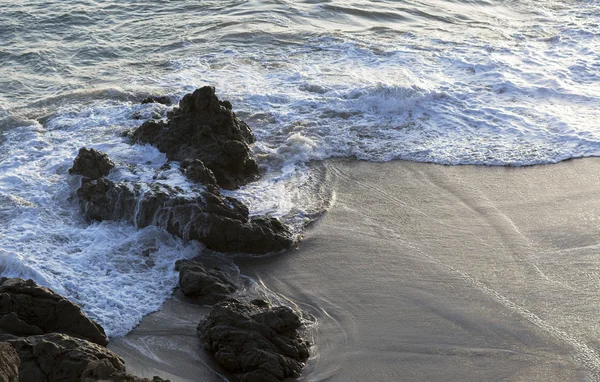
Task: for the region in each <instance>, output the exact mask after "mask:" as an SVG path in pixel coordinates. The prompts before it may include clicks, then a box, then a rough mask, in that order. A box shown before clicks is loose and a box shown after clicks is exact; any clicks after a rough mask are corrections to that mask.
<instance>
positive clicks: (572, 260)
mask: <svg viewBox="0 0 600 382" xmlns="http://www.w3.org/2000/svg"><path fill="white" fill-rule="evenodd" d="M326 166H327V174H328V175H327V178H328V180H327V182H328V183H329V185H330V186H331V187H333V192H334V200H333V202H332V205H331V208H330V209H329V211H328V212H327V213H326V214H325V215H324V216H323V217H322V218H321V219H320V220H319V221H318V222H317V223H316V224H314V225H312V226H311V227H309V228H308V229H307V231H306V234H305V237H304V239H303V241H302V242H301V244H300V246H299V248H298V249H297V250H292V251H289V252H287V253H285V254H282V255H279V256H275V257H270V258H264V259H258V260H257V259H253V260H247V261H241V262H240V264H239V265H240V268H241V270H242V273H244V274H246V275H248V276H251V277H254V278H256V279H257V280H259V281H260V282H262V283H264V284H265V285H266V286H267V287H268V288H270V289H271V290H273V291H275V292H277V293H280V294H282V295H283V296H285V297H286V298H289V299H290V300H291V301H294V302H295V303H297V304H298V306H299V307H301V308H303V309H305V310H307V311H308V312H310V313H312V314H313V315H315V316H316V318H317V320H318V324H317V326H316V327H315V328H314V330H315V345H314V347H313V349H312V351H313V357H312V358H311V360H310V361H309V364H308V366H307V368H306V370H305V371H306V372H305V376H304V378H305V379H306V380H309V381H323V380H328V381H483V380H493V381H498V380H506V381H581V380H600V353H599V352H600V341H599V339H600V330H599V329H600V327H599V326H600V318H599V307H600V253H599V252H600V245H599V243H600V160H598V159H583V160H573V161H567V162H562V163H559V164H556V165H546V166H534V167H525V168H509V167H476V166H442V165H435V164H423V163H413V162H404V161H395V162H388V163H367V162H357V161H349V160H335V161H328V162H327V163H326ZM206 312H207V309H206V308H202V307H196V306H193V305H190V304H187V303H185V302H181V301H180V300H179V299H173V300H171V301H169V302H168V303H167V304H166V305H165V308H164V309H163V310H162V311H161V312H158V313H155V314H152V315H150V316H148V317H146V318H145V319H144V320H143V322H142V324H141V325H140V326H139V327H138V328H136V329H135V330H134V331H133V332H131V333H130V334H129V335H128V336H127V337H125V338H123V339H117V340H113V341H112V342H111V345H109V347H110V348H111V349H112V350H114V351H116V352H117V353H119V354H120V355H121V356H123V357H124V358H125V360H126V361H127V364H128V368H129V370H130V371H133V372H136V373H139V374H141V375H144V376H151V375H155V374H158V375H161V376H164V377H168V378H171V379H172V380H173V381H213V380H220V378H221V377H220V376H219V374H217V373H215V372H213V371H211V367H214V364H211V361H210V357H208V356H207V355H206V354H204V353H203V352H202V351H201V349H200V344H199V341H198V339H197V338H196V336H195V326H196V324H197V322H198V321H199V320H200V318H201V317H202V315H203V314H205V313H206ZM217 369H218V368H217Z"/></svg>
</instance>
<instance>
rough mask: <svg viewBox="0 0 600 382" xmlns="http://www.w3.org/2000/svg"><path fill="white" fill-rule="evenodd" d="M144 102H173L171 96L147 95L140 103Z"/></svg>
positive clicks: (167, 104) (167, 103)
mask: <svg viewBox="0 0 600 382" xmlns="http://www.w3.org/2000/svg"><path fill="white" fill-rule="evenodd" d="M146 103H160V104H162V105H166V106H170V105H171V104H173V102H172V101H171V98H169V97H167V96H149V97H146V98H144V99H143V100H142V104H146Z"/></svg>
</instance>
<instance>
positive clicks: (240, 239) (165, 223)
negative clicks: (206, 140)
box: [77, 179, 293, 253]
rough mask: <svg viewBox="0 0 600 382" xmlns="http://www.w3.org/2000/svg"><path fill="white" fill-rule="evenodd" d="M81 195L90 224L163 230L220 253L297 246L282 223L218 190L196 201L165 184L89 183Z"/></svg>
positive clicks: (85, 183)
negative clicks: (255, 212)
mask: <svg viewBox="0 0 600 382" xmlns="http://www.w3.org/2000/svg"><path fill="white" fill-rule="evenodd" d="M77 195H78V196H79V198H80V200H81V201H82V207H83V210H84V212H85V214H86V216H87V217H88V218H90V219H94V220H99V221H102V220H125V221H129V222H131V223H134V224H135V225H136V226H138V227H140V228H142V227H146V226H149V225H157V226H160V227H163V228H165V229H166V230H167V231H168V232H170V233H171V234H173V235H176V236H179V237H182V238H185V239H191V240H198V241H200V242H201V243H203V244H204V245H206V247H208V248H210V249H214V250H216V251H221V252H248V253H267V252H273V251H278V250H281V249H285V248H289V247H290V246H291V245H292V243H293V241H292V238H291V235H290V233H289V231H288V230H287V228H286V227H285V226H284V225H283V224H282V223H281V222H280V221H279V220H277V219H275V218H269V217H261V218H249V217H248V209H247V208H246V207H245V206H244V205H243V204H242V203H240V202H239V201H237V200H236V199H233V198H229V197H224V196H223V195H222V194H221V193H220V192H219V190H218V189H217V188H215V187H206V191H205V192H202V193H201V194H200V195H199V196H194V197H192V196H189V195H182V194H181V193H180V192H179V191H178V190H176V189H174V188H172V187H170V186H168V185H165V184H161V183H152V184H139V183H136V184H131V183H115V182H112V181H110V180H106V179H98V180H89V179H83V181H82V185H81V188H80V189H79V190H77Z"/></svg>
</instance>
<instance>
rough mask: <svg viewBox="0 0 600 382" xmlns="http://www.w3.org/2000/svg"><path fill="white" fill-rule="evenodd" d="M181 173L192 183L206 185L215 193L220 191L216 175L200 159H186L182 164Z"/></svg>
mask: <svg viewBox="0 0 600 382" xmlns="http://www.w3.org/2000/svg"><path fill="white" fill-rule="evenodd" d="M180 169H181V171H182V172H183V173H184V175H185V176H186V177H187V178H188V179H190V180H191V181H192V182H196V183H201V184H204V185H205V186H206V187H208V188H209V190H210V191H211V192H213V193H217V192H218V190H219V183H218V182H217V178H215V174H213V172H212V171H210V169H208V168H207V167H206V166H205V165H204V162H202V161H201V160H198V159H186V160H184V161H183V162H181V168H180Z"/></svg>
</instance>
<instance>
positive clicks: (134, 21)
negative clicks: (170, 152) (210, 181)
mask: <svg viewBox="0 0 600 382" xmlns="http://www.w3.org/2000/svg"><path fill="white" fill-rule="evenodd" d="M203 85H212V86H215V87H216V88H217V94H218V95H219V96H220V97H221V98H222V99H228V100H230V101H231V102H232V103H233V107H234V111H236V112H237V114H238V116H239V117H241V118H242V119H244V120H245V121H247V122H248V123H249V124H250V126H251V127H252V129H253V131H254V132H255V134H256V136H257V139H258V141H257V143H256V144H255V145H254V147H253V151H254V154H255V155H256V157H257V159H258V161H259V164H260V166H261V169H262V170H263V172H264V174H265V175H264V178H263V179H262V180H261V181H258V182H256V183H253V184H250V185H248V186H246V187H244V188H243V189H241V190H239V191H235V192H232V193H231V194H232V195H233V196H236V197H239V198H241V199H242V200H244V201H245V202H246V203H248V204H249V206H250V208H251V211H252V213H254V214H264V213H268V214H272V215H274V216H278V217H281V218H282V219H284V220H285V221H286V222H288V223H290V224H291V225H292V226H293V227H294V229H295V232H296V233H297V234H298V235H301V232H302V227H303V226H304V225H305V224H306V223H307V222H310V221H311V220H312V219H314V218H315V216H318V214H319V213H320V212H321V211H322V210H323V209H325V208H326V207H327V204H328V202H329V198H330V195H329V194H328V193H327V185H326V184H324V182H325V176H324V175H323V172H322V169H320V168H319V166H318V162H315V161H319V160H323V159H327V158H333V157H349V158H355V159H358V160H365V161H377V162H381V161H390V160H394V159H405V160H412V161H422V162H434V163H442V164H450V165H459V164H477V165H498V166H524V165H536V164H548V163H556V162H559V161H562V160H566V159H570V158H578V157H586V156H600V124H599V121H600V107H599V105H600V3H599V2H598V1H596V0H561V1H553V0H505V1H498V0H489V1H483V0H454V1H445V0H421V1H416V0H405V1H400V0H398V1H391V0H379V1H376V0H371V1H368V0H345V1H342V0H329V1H327V0H325V1H321V0H319V1H316V0H304V1H284V0H265V1H256V0H251V1H242V0H236V1H231V0H218V1H217V0H211V1H205V0H193V1H192V0H172V1H161V2H147V1H134V0H130V1H113V0H107V1H85V2H83V1H75V0H60V1H57V0H54V1H40V0H23V1H18V2H16V1H9V0H0V134H1V135H0V272H1V274H2V275H3V276H21V277H30V278H33V279H35V280H36V281H38V282H39V283H42V284H44V285H48V286H51V287H52V288H54V289H55V290H56V291H58V292H59V293H62V294H64V295H66V296H67V297H69V298H70V299H72V300H73V301H76V302H77V303H79V304H80V305H81V306H82V307H83V309H84V310H85V312H86V313H88V314H89V315H91V316H92V317H93V318H95V319H96V320H98V321H99V322H100V323H101V324H102V325H103V326H104V327H105V328H106V329H107V332H108V334H109V335H110V336H112V337H119V336H123V335H125V334H126V333H128V332H129V331H130V330H131V329H132V328H133V327H135V325H136V324H137V323H138V322H139V321H140V320H141V318H142V317H143V316H144V315H146V314H148V313H150V312H152V311H155V310H157V309H159V308H160V306H161V305H162V303H163V302H164V301H165V299H167V298H168V297H169V296H170V295H171V292H172V290H173V288H174V287H175V285H176V283H177V273H176V272H175V271H174V269H173V267H174V262H175V260H176V259H180V258H189V257H194V256H196V255H197V254H198V253H199V252H201V251H203V248H202V246H201V245H200V244H197V243H194V242H183V241H182V240H179V239H177V238H174V237H172V236H171V235H169V234H167V233H166V232H164V231H162V230H160V229H158V228H155V227H148V228H145V229H141V230H139V229H136V228H135V227H133V226H131V225H128V224H125V223H119V222H102V223H93V224H89V223H88V222H86V221H85V220H84V219H83V217H82V216H81V213H80V211H79V208H78V204H77V201H76V200H75V199H74V197H73V194H74V191H75V190H76V189H77V187H78V185H79V179H78V178H77V177H72V176H69V175H68V173H67V170H68V168H69V167H70V166H71V164H72V161H73V159H74V157H75V156H76V154H77V151H78V149H79V148H80V147H82V146H87V147H93V148H96V149H99V150H102V151H105V152H107V153H108V154H109V155H110V157H111V158H113V159H114V160H115V161H116V162H117V164H118V167H119V169H118V171H115V172H114V173H112V174H111V175H110V176H111V178H112V179H114V180H135V181H142V182H144V181H151V180H152V178H153V176H154V175H155V172H156V170H157V169H158V168H160V167H161V166H162V165H163V164H164V163H165V162H166V157H165V155H164V154H162V153H160V152H158V151H157V150H156V149H155V148H153V147H150V146H142V145H130V144H129V143H127V142H126V141H125V140H124V138H122V137H121V133H122V132H123V131H125V130H127V129H131V128H134V127H136V126H137V125H139V124H141V123H142V122H143V120H144V118H150V117H151V116H152V114H153V113H164V112H165V111H166V109H167V107H165V106H163V105H158V104H151V105H141V104H140V101H141V100H142V99H143V98H144V97H146V96H148V95H169V96H170V97H171V98H172V99H173V100H175V101H176V100H178V99H179V98H181V97H182V96H183V95H184V94H185V93H187V92H191V91H193V90H194V89H195V88H197V87H199V86H203ZM136 114H137V115H138V116H141V117H142V119H136V118H134V116H135V115H136ZM315 163H317V164H316V165H315ZM163 178H164V179H161V181H163V182H167V183H170V184H176V185H179V186H180V187H182V189H184V190H189V191H190V192H192V191H191V188H190V186H191V185H190V184H189V182H188V181H187V180H186V179H185V178H184V177H183V176H182V175H181V174H180V173H179V172H178V171H177V170H173V171H171V172H168V173H166V174H163Z"/></svg>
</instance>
